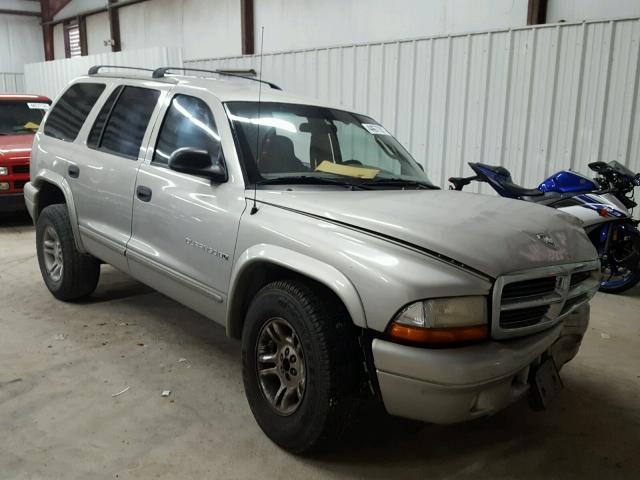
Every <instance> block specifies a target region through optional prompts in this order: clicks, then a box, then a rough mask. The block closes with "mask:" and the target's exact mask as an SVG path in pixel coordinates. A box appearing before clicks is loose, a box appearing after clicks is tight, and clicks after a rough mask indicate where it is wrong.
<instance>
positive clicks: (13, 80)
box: [0, 72, 25, 95]
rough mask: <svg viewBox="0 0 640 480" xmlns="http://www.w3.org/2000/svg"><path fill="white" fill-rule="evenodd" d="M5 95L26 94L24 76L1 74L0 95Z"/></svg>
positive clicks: (19, 74) (20, 74)
mask: <svg viewBox="0 0 640 480" xmlns="http://www.w3.org/2000/svg"><path fill="white" fill-rule="evenodd" d="M3 93H25V90H24V75H23V74H22V73H8V72H0V95H1V94H3Z"/></svg>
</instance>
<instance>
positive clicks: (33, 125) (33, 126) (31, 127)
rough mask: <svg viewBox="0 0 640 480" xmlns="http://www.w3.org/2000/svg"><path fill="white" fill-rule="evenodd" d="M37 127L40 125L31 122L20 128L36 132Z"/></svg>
mask: <svg viewBox="0 0 640 480" xmlns="http://www.w3.org/2000/svg"><path fill="white" fill-rule="evenodd" d="M39 127H40V125H38V124H37V123H33V122H27V123H25V124H24V125H23V126H22V128H28V129H29V130H37V129H38V128H39Z"/></svg>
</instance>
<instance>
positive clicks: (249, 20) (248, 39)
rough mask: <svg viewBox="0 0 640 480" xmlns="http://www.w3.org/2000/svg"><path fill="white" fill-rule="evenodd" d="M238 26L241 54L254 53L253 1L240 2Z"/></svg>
mask: <svg viewBox="0 0 640 480" xmlns="http://www.w3.org/2000/svg"><path fill="white" fill-rule="evenodd" d="M240 25H241V35H242V54H243V55H252V54H254V53H255V42H254V25H253V0H240Z"/></svg>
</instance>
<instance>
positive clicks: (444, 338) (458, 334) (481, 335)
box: [389, 323, 489, 345]
mask: <svg viewBox="0 0 640 480" xmlns="http://www.w3.org/2000/svg"><path fill="white" fill-rule="evenodd" d="M389 335H390V336H391V338H393V339H394V340H398V341H402V342H410V343H415V344H421V345H446V344H452V343H468V342H477V341H479V340H486V339H487V338H488V337H489V327H488V326H487V325H474V326H472V327H453V328H422V327H411V326H407V325H399V324H397V323H393V324H392V325H391V329H390V330H389Z"/></svg>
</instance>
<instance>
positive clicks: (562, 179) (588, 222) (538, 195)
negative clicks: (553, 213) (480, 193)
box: [449, 161, 640, 293]
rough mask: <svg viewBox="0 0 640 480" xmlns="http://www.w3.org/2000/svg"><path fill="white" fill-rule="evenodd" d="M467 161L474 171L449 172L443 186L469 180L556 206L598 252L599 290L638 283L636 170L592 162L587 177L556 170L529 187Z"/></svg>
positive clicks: (496, 169) (460, 185)
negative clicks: (577, 224)
mask: <svg viewBox="0 0 640 480" xmlns="http://www.w3.org/2000/svg"><path fill="white" fill-rule="evenodd" d="M469 166H470V167H471V168H472V169H473V171H474V172H475V173H476V175H474V176H471V177H452V178H450V179H449V182H451V184H452V185H453V186H450V187H449V188H451V189H453V190H462V189H463V187H464V186H465V185H468V184H469V183H471V182H472V181H478V182H486V183H488V184H489V185H491V187H492V188H493V189H494V190H495V191H496V192H498V193H499V194H500V195H501V196H503V197H508V198H514V199H518V200H524V201H527V202H535V203H539V204H541V205H546V206H549V207H552V208H557V209H559V210H562V211H564V212H566V213H569V214H571V215H574V216H576V217H578V218H579V219H580V220H582V222H583V226H584V229H585V231H586V233H587V235H588V236H589V238H590V239H591V241H592V242H593V245H594V246H595V247H596V249H597V250H598V254H599V255H600V262H601V267H602V279H601V281H600V291H602V292H607V293H620V292H624V291H626V290H628V289H630V288H631V287H633V286H635V285H636V284H637V283H638V282H640V232H639V231H638V223H639V222H638V221H637V220H633V218H632V210H633V208H634V207H636V206H637V204H636V202H635V201H634V198H633V195H634V188H635V187H637V186H640V173H638V174H634V173H633V172H632V171H631V170H629V169H628V168H627V167H625V166H624V165H622V164H620V163H619V162H616V161H612V162H609V163H605V162H593V163H590V164H589V168H590V169H591V170H593V171H594V172H596V173H597V175H598V176H597V177H596V178H595V179H593V180H592V179H590V178H588V177H585V176H584V175H581V174H579V173H576V172H573V171H571V170H562V171H560V172H558V173H556V174H554V175H552V176H551V177H549V178H547V179H546V180H545V181H544V182H542V183H541V184H540V185H539V186H538V188H535V189H530V188H524V187H521V186H520V185H516V184H515V183H514V182H513V180H512V178H511V173H510V172H509V170H507V169H506V168H504V167H500V166H493V165H486V164H484V163H471V162H470V163H469Z"/></svg>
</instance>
